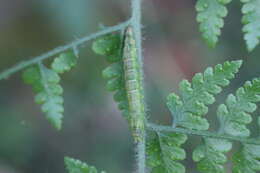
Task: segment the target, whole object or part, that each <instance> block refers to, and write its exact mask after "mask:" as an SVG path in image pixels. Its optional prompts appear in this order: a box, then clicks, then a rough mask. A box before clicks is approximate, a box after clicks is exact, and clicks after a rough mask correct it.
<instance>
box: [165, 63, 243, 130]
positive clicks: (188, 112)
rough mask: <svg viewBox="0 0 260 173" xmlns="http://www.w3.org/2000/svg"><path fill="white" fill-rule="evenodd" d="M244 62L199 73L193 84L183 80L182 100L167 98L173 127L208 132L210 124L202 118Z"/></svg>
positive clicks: (181, 88) (173, 97)
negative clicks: (208, 106)
mask: <svg viewBox="0 0 260 173" xmlns="http://www.w3.org/2000/svg"><path fill="white" fill-rule="evenodd" d="M241 64H242V61H231V62H228V61H227V62H225V63H224V64H223V65H220V64H218V65H216V66H215V68H214V69H213V68H211V67H209V68H207V69H206V70H205V72H204V73H203V74H202V73H197V74H196V75H195V76H194V77H193V78H192V83H189V82H188V81H187V80H183V81H182V82H181V83H180V86H179V88H180V92H181V98H180V97H179V96H177V95H176V94H174V93H172V94H170V95H169V96H168V98H167V106H168V108H169V110H170V111H171V113H172V116H173V126H177V125H179V126H182V127H185V128H188V129H195V130H207V129H208V127H209V124H208V122H207V120H206V119H204V118H202V117H201V116H203V115H205V114H206V113H207V112H208V108H207V105H210V104H212V103H214V101H215V98H214V96H213V95H215V94H218V93H219V92H221V90H222V89H221V87H224V86H227V85H228V84H229V79H232V78H233V77H234V74H235V73H236V72H237V71H238V69H239V67H240V66H241Z"/></svg>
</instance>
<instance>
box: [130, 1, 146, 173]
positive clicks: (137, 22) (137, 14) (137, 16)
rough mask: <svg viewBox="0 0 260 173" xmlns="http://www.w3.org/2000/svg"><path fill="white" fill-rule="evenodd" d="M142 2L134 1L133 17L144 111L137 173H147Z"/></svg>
mask: <svg viewBox="0 0 260 173" xmlns="http://www.w3.org/2000/svg"><path fill="white" fill-rule="evenodd" d="M141 3H142V2H141V0H132V1H131V5H132V17H131V26H132V28H133V32H134V38H135V41H136V49H137V57H138V66H139V68H140V70H139V73H140V74H139V76H140V79H139V80H140V81H139V82H140V88H139V89H140V90H139V92H140V95H142V97H141V98H139V99H140V102H139V103H141V104H142V105H141V106H139V108H141V109H142V110H140V111H139V112H142V113H141V114H140V115H139V116H141V117H140V118H139V120H141V121H142V122H139V125H138V124H136V125H135V126H136V127H138V126H140V123H141V124H142V125H141V126H142V127H144V128H143V129H136V132H133V133H138V137H139V138H140V139H139V140H135V151H136V157H137V159H136V162H137V173H145V167H146V166H145V110H144V108H145V101H144V92H143V57H142V32H141V16H142V15H141Z"/></svg>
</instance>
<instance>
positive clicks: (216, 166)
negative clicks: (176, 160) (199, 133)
mask: <svg viewBox="0 0 260 173" xmlns="http://www.w3.org/2000/svg"><path fill="white" fill-rule="evenodd" d="M231 148H232V143H231V142H229V141H227V140H222V139H213V138H204V144H202V145H199V146H198V147H197V148H196V149H195V150H194V151H193V155H192V158H193V160H194V161H195V162H198V164H197V169H198V170H199V171H200V172H202V173H209V172H210V173H225V169H224V166H223V164H224V163H225V162H226V161H227V158H226V156H225V155H224V153H225V152H228V151H229V150H231Z"/></svg>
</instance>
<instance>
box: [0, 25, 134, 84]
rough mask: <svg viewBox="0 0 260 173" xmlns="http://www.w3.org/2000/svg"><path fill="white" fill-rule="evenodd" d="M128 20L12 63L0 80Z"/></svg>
mask: <svg viewBox="0 0 260 173" xmlns="http://www.w3.org/2000/svg"><path fill="white" fill-rule="evenodd" d="M130 22H131V20H128V21H126V22H123V23H120V24H118V25H115V26H111V27H106V28H105V29H103V30H101V31H98V32H96V33H93V34H90V35H87V36H85V37H82V38H80V39H77V40H74V41H72V42H71V43H69V44H67V45H64V46H60V47H57V48H55V49H53V50H50V51H48V52H46V53H44V54H42V55H39V56H36V57H33V58H31V59H30V60H27V61H24V62H20V63H18V64H16V65H14V66H13V67H11V68H8V69H7V70H5V71H3V72H2V73H0V80H2V79H6V78H8V77H9V76H11V75H12V74H14V73H16V72H19V71H20V70H23V69H24V68H26V67H28V66H30V65H33V64H37V63H39V62H41V61H43V60H45V59H48V58H51V57H53V56H54V55H56V54H59V53H61V52H63V51H66V50H68V49H75V48H77V47H78V46H79V45H82V44H84V43H86V42H87V41H90V40H93V39H95V38H97V37H99V36H102V35H106V34H108V33H111V32H115V31H119V30H122V29H124V28H126V27H127V26H128V25H129V24H130Z"/></svg>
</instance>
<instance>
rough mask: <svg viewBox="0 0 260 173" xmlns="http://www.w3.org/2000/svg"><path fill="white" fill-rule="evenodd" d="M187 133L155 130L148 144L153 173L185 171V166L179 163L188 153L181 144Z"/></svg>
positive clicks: (148, 162) (181, 172) (148, 160)
mask: <svg viewBox="0 0 260 173" xmlns="http://www.w3.org/2000/svg"><path fill="white" fill-rule="evenodd" d="M186 140H187V135H185V134H178V133H160V132H155V133H154V134H152V135H151V136H150V139H149V140H148V142H147V144H146V153H147V164H148V165H149V167H150V169H151V171H152V172H153V173H184V172H185V167H184V166H183V165H182V164H181V163H179V162H178V161H179V160H184V159H185V157H186V153H185V151H184V149H182V148H181V147H180V146H181V145H182V144H183V143H184V142H185V141H186Z"/></svg>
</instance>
